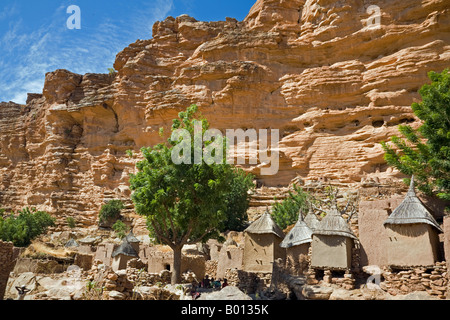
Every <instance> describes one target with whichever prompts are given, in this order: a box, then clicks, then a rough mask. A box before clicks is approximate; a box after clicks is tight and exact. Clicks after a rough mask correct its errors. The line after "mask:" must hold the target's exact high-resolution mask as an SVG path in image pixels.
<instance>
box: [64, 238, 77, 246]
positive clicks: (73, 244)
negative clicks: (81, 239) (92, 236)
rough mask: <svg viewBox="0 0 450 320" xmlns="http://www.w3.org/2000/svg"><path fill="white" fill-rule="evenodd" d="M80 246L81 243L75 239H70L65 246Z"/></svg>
mask: <svg viewBox="0 0 450 320" xmlns="http://www.w3.org/2000/svg"><path fill="white" fill-rule="evenodd" d="M79 246H80V245H79V244H78V242H77V241H76V240H75V239H70V240H69V241H67V242H66V244H65V245H64V247H66V248H73V247H79Z"/></svg>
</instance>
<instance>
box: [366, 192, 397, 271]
mask: <svg viewBox="0 0 450 320" xmlns="http://www.w3.org/2000/svg"><path fill="white" fill-rule="evenodd" d="M402 201H403V198H402V197H400V196H397V197H392V198H390V199H383V200H373V201H361V202H360V203H359V214H358V223H359V242H360V244H361V250H360V257H361V260H360V263H361V266H368V265H377V266H384V265H387V254H386V241H387V239H388V238H387V235H386V229H385V227H384V226H383V222H384V221H385V220H386V219H387V218H388V217H389V214H390V212H392V211H393V210H394V209H395V208H396V207H397V206H398V205H399V204H400V203H401V202H402Z"/></svg>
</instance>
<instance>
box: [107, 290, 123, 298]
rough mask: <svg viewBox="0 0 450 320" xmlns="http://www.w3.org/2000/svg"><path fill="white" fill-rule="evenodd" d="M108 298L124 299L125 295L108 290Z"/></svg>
mask: <svg viewBox="0 0 450 320" xmlns="http://www.w3.org/2000/svg"><path fill="white" fill-rule="evenodd" d="M108 296H109V300H125V299H126V298H127V296H126V295H125V294H123V293H121V292H119V291H110V292H109V293H108Z"/></svg>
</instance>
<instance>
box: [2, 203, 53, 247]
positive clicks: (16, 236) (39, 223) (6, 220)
mask: <svg viewBox="0 0 450 320" xmlns="http://www.w3.org/2000/svg"><path fill="white" fill-rule="evenodd" d="M54 225H55V218H53V217H52V216H50V215H49V214H48V213H47V212H44V211H37V210H36V209H35V208H33V209H31V210H30V209H29V208H24V209H23V210H21V211H19V214H18V215H13V214H11V215H9V216H7V215H5V214H3V215H2V216H0V239H2V240H3V241H11V242H13V243H14V245H15V246H16V247H26V246H28V245H29V244H30V243H31V240H33V239H34V238H36V237H37V236H39V235H41V234H43V233H44V232H46V231H47V228H48V227H50V226H54Z"/></svg>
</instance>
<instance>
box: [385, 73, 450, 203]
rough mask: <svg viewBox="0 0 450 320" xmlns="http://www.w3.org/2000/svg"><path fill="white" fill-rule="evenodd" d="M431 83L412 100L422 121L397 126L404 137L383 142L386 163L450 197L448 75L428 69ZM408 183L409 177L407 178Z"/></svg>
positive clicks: (435, 192) (426, 188) (432, 191)
mask: <svg viewBox="0 0 450 320" xmlns="http://www.w3.org/2000/svg"><path fill="white" fill-rule="evenodd" d="M428 76H429V78H430V79H431V84H425V85H424V86H422V88H421V89H420V90H419V93H420V95H421V97H422V101H421V102H420V103H413V104H412V106H411V107H412V110H413V111H414V114H415V115H416V116H417V117H418V118H419V119H420V120H422V124H421V125H420V127H418V128H417V129H414V128H412V127H411V126H410V125H400V126H399V131H400V133H401V134H402V135H403V138H400V137H398V136H393V137H391V143H392V144H388V143H386V142H382V143H381V144H382V146H383V149H384V150H385V160H386V162H387V163H388V164H389V165H391V166H393V167H395V168H397V169H398V170H399V171H400V172H402V173H404V174H407V175H412V174H414V178H415V181H416V182H417V187H418V189H419V190H421V191H423V192H424V193H426V194H428V195H434V196H437V197H439V198H441V199H444V200H450V75H449V70H448V69H446V70H444V71H443V72H442V73H436V72H433V71H432V72H429V73H428ZM406 182H407V183H409V179H406Z"/></svg>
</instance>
